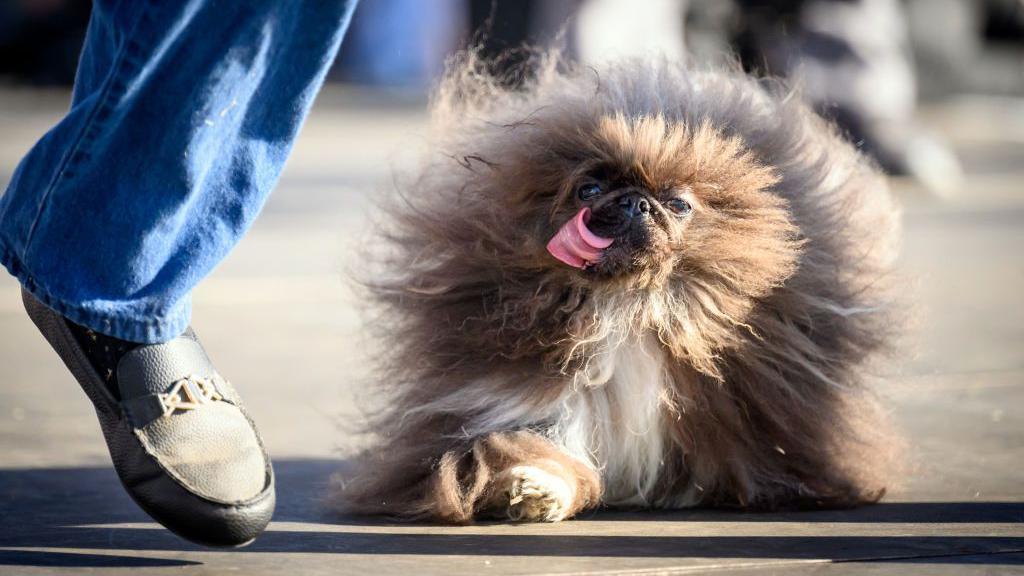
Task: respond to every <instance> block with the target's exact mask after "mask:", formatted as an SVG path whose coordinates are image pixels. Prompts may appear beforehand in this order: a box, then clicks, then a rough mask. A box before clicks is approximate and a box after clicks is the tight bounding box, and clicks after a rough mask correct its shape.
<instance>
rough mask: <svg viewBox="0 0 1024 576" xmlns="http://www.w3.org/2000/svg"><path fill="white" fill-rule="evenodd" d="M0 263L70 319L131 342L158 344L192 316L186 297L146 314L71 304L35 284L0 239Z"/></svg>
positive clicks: (185, 325) (181, 328) (178, 331)
mask: <svg viewBox="0 0 1024 576" xmlns="http://www.w3.org/2000/svg"><path fill="white" fill-rule="evenodd" d="M0 264H2V265H3V266H4V267H5V268H7V270H8V272H10V273H11V275H12V276H14V277H15V278H16V279H17V280H18V282H20V283H21V285H22V287H23V288H24V289H25V290H27V291H28V292H29V293H30V294H32V296H34V297H35V298H36V300H39V301H40V302H42V303H43V304H45V305H46V306H47V307H49V308H50V309H51V310H53V311H55V312H57V313H58V314H60V315H62V316H64V317H65V318H67V319H68V320H70V321H72V322H74V323H75V324H78V325H79V326H85V327H86V328H90V329H92V330H95V331H97V332H100V333H102V334H106V335H108V336H113V337H114V338H120V339H122V340H127V341H129V342H140V343H145V344H158V343H160V342H167V341H168V340H171V339H173V338H176V337H177V336H179V335H181V334H182V333H183V332H184V331H185V329H186V328H188V324H189V319H190V317H191V315H192V314H191V312H192V310H191V308H192V305H191V298H189V297H185V298H183V299H182V300H181V302H180V303H179V305H178V306H176V307H175V309H174V310H173V311H172V312H170V313H167V314H156V313H153V314H152V315H147V314H145V313H144V311H140V310H116V309H114V308H113V307H111V306H109V305H107V306H104V305H103V304H102V303H98V304H97V305H95V306H91V305H89V304H88V303H85V304H70V303H68V302H67V301H65V300H62V299H60V298H58V297H55V296H53V295H52V294H50V292H49V291H48V290H47V289H46V287H45V286H40V285H39V284H37V283H36V281H35V279H34V278H33V276H32V274H31V272H29V271H28V270H27V269H26V268H25V267H24V265H23V264H22V263H21V261H20V260H19V259H18V258H17V257H16V256H15V255H14V252H13V251H12V250H9V249H7V247H6V246H4V244H3V242H2V241H0Z"/></svg>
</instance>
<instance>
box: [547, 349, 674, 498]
mask: <svg viewBox="0 0 1024 576" xmlns="http://www.w3.org/2000/svg"><path fill="white" fill-rule="evenodd" d="M666 381H667V375H666V372H665V356H664V352H663V351H662V349H661V347H660V346H659V345H658V342H657V340H656V339H655V337H654V336H653V335H652V336H646V337H644V338H643V339H639V340H631V341H625V342H622V343H618V344H617V345H615V346H614V347H610V348H609V352H608V353H607V354H605V355H603V356H601V357H599V358H597V359H595V362H594V363H593V364H592V367H591V370H590V371H589V373H588V374H586V375H585V376H584V377H583V378H580V379H578V381H577V386H576V389H575V390H573V391H572V392H571V393H570V394H569V395H568V396H567V397H566V398H565V399H564V401H563V403H562V406H561V410H560V414H559V419H558V423H557V425H556V426H555V427H554V429H553V430H552V439H553V440H554V441H555V442H556V443H558V444H560V445H562V446H563V447H564V448H565V449H566V450H567V451H569V452H570V453H571V454H573V455H575V456H576V457H578V458H580V459H582V460H583V461H585V462H588V463H590V465H591V466H593V467H594V469H596V470H598V471H599V472H600V473H601V478H602V481H603V483H604V494H603V499H604V501H605V502H606V503H609V504H618V505H644V504H648V503H650V502H651V495H652V492H653V490H654V488H655V486H656V484H657V481H658V476H659V474H660V471H661V467H662V462H663V458H664V455H665V449H666V447H667V442H668V439H667V434H666V429H665V428H666V427H665V418H666V417H667V416H666V414H667V411H666V410H665V403H666V399H667V391H666V384H665V383H666Z"/></svg>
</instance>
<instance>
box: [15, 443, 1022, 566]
mask: <svg viewBox="0 0 1024 576" xmlns="http://www.w3.org/2000/svg"><path fill="white" fill-rule="evenodd" d="M340 466H341V465H340V464H339V463H338V462H337V461H333V460H280V461H277V462H275V469H276V470H277V484H278V510H277V513H276V515H275V521H277V522H296V523H306V524H310V525H311V526H310V527H311V528H313V527H315V525H318V524H319V525H324V524H327V525H331V526H330V527H331V529H330V530H320V531H317V530H310V531H292V530H288V529H276V528H275V527H274V526H272V527H271V530H269V531H268V532H267V533H265V534H264V535H263V536H262V537H261V538H260V539H259V540H258V541H257V542H256V543H255V544H253V545H252V546H250V547H248V548H246V549H245V550H246V551H248V552H264V553H266V552H304V553H336V554H377V555H379V554H397V555H406V554H424V555H433V554H454V555H467V556H490V555H495V556H551V557H559V556H592V557H613V556H614V557H638V558H639V557H654V558H674V557H678V558H685V557H704V558H708V557H710V558H786V559H811V558H824V559H832V560H837V561H844V560H868V559H892V560H896V559H913V558H936V559H938V558H942V561H943V562H946V563H949V562H957V561H958V560H957V558H963V562H964V563H972V564H978V563H983V564H1008V563H1012V564H1017V563H1019V562H1020V555H1019V554H1013V553H1016V552H1022V551H1024V537H1006V536H1002V537H983V536H964V537H960V536H941V535H936V536H892V537H889V536H841V535H838V536H837V535H830V536H818V535H814V533H813V532H811V533H810V535H807V536H767V537H762V536H758V537H750V536H736V537H732V536H709V537H703V536H671V535H665V536H601V535H552V534H546V535H545V534H536V535H533V534H522V533H520V534H493V535H491V534H470V533H460V530H458V529H451V530H448V531H446V532H444V533H440V534H422V533H412V532H406V530H407V525H403V524H395V523H390V522H387V521H382V520H379V519H357V518H344V519H339V518H337V517H331V516H330V515H329V514H328V513H326V512H325V511H324V509H323V507H322V506H321V505H320V498H321V497H322V495H323V492H324V488H325V487H326V484H327V480H328V478H329V476H330V474H331V473H332V472H334V471H335V470H337V469H338V468H339V467H340ZM597 520H616V521H623V520H629V521H642V520H658V521H660V522H665V521H680V522H686V521H694V522H697V521H700V522H738V521H740V522H760V521H765V522H808V523H819V522H821V523H824V522H828V523H893V522H901V523H940V522H941V523H1016V522H1022V521H1024V503H999V502H941V503H936V502H928V503H892V504H879V505H875V506H869V507H865V508H861V509H857V510H844V511H820V512H793V513H771V514H754V513H740V512H722V511H712V510H696V511H681V512H672V513H657V514H655V513H636V512H634V513H623V512H600V513H596V514H592V515H589V516H588V517H587V518H585V519H583V520H582V521H581V522H580V523H581V525H582V526H581V531H582V532H585V531H587V527H586V524H587V523H588V522H591V521H597ZM135 523H146V524H148V526H134V525H133V526H124V525H123V524H135ZM368 525H373V526H376V527H377V528H375V529H374V530H373V531H371V532H368V531H361V530H357V529H355V527H357V526H360V527H365V526H368ZM151 526H153V525H152V524H150V520H149V519H148V517H146V516H145V515H144V514H143V513H142V512H141V511H139V510H138V508H136V507H135V505H134V504H133V503H132V501H131V500H130V498H129V497H128V496H127V495H126V494H125V493H124V491H123V490H122V488H121V486H120V484H119V482H118V480H117V477H116V476H115V474H114V473H113V471H112V470H110V469H108V468H61V469H52V468H51V469H34V470H33V469H24V470H17V469H16V470H0V548H3V547H6V548H22V549H24V548H30V549H31V548H43V547H46V548H66V549H86V550H140V551H141V550H151V551H190V550H201V548H199V547H198V546H195V545H192V544H189V543H187V542H184V541H182V540H180V539H178V538H177V537H175V536H173V535H172V534H170V533H169V532H167V531H164V530H159V529H155V528H150V527H151ZM380 527H384V529H381V528H380ZM321 528H322V526H321ZM830 530H831V531H832V532H833V533H834V532H835V528H831V529H830ZM403 532H406V533H403ZM132 562H139V563H138V564H132ZM147 562H148V563H149V564H146V563H147ZM188 563H189V562H188V561H184V560H178V559H163V558H152V557H151V558H137V557H124V556H113V555H103V554H72V553H65V552H59V553H51V552H44V551H26V550H9V549H8V550H0V566H2V565H21V566H105V567H109V566H128V567H131V566H136V567H140V566H158V565H159V566H171V565H184V564H188Z"/></svg>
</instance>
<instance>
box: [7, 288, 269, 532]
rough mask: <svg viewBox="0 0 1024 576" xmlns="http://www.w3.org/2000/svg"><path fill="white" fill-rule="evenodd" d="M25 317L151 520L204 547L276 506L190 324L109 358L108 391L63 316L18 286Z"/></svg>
mask: <svg viewBox="0 0 1024 576" xmlns="http://www.w3.org/2000/svg"><path fill="white" fill-rule="evenodd" d="M22 300H23V301H24V304H25V310H26V311H27V312H28V315H29V317H31V318H32V321H33V322H34V323H35V325H36V327H38V328H39V330H40V332H42V333H43V336H45V337H46V340H47V341H48V342H49V343H50V345H51V346H53V349H54V350H56V352H57V354H58V355H59V356H60V358H61V360H63V361H64V364H66V365H67V367H68V369H69V370H71V373H72V374H73V375H74V377H75V379H76V380H78V383H79V384H80V385H81V387H82V389H83V390H85V393H86V395H88V397H89V399H90V400H91V401H92V403H93V405H94V406H95V407H96V415H97V416H98V417H99V421H100V427H101V428H102V430H103V436H104V438H105V439H106V442H107V448H108V449H109V450H110V458H111V460H112V461H113V463H114V468H115V470H116V471H117V475H118V477H119V478H120V479H121V483H122V484H124V487H125V489H126V490H127V491H128V494H130V495H131V497H132V498H133V499H134V500H135V502H136V503H138V505H139V506H140V507H141V508H142V509H143V510H144V511H145V512H146V513H147V514H149V515H150V516H152V517H153V519H154V520H156V521H157V522H159V523H160V524H163V525H164V526H165V527H167V528H168V529H169V530H171V531H172V532H174V533H175V534H178V535H179V536H181V537H183V538H186V539H188V540H191V541H193V542H197V543H200V544H204V545H208V546H242V545H245V544H248V543H249V542H251V541H252V540H253V539H255V538H256V536H258V535H259V534H260V533H261V532H262V531H263V529H264V528H266V526H267V524H268V523H269V522H270V518H271V516H272V515H273V512H274V473H273V469H272V467H271V464H270V458H269V456H268V455H267V452H266V449H265V448H264V447H263V442H262V440H261V439H260V436H259V434H258V433H257V431H256V428H255V426H254V425H253V422H252V419H251V418H250V417H249V415H248V414H247V413H246V411H245V409H244V408H243V407H242V403H241V401H240V399H239V397H238V393H237V392H236V391H235V390H234V388H232V386H231V385H230V384H229V383H228V382H227V381H226V380H224V379H223V378H221V377H220V375H219V374H217V371H216V370H215V369H214V367H213V365H212V364H211V362H210V359H209V358H208V357H207V355H206V352H205V351H204V350H203V347H202V345H201V344H200V343H199V340H198V339H197V338H196V336H195V334H194V333H193V332H192V330H191V329H189V330H187V331H186V332H185V334H183V335H181V336H179V337H177V338H175V339H173V340H171V341H169V342H165V343H162V344H152V345H141V346H138V347H136V348H134V349H132V350H130V351H129V352H128V353H126V354H125V355H124V357H122V358H121V360H120V362H119V363H118V365H117V386H118V391H119V392H120V399H118V398H115V397H114V395H113V394H112V393H111V391H110V390H109V389H108V388H107V386H106V385H105V383H104V380H103V379H102V378H101V377H100V375H99V374H97V373H96V370H95V369H94V368H93V366H92V364H90V362H89V359H88V358H87V356H86V354H85V352H84V351H83V350H82V348H81V346H80V345H79V343H78V342H77V341H76V339H75V338H74V336H73V334H72V332H71V330H70V329H69V328H68V324H67V322H66V320H65V319H64V317H63V316H61V315H60V314H58V313H56V312H54V311H53V310H51V309H49V308H48V307H46V306H45V305H43V304H42V303H40V302H39V301H38V300H36V299H35V298H34V297H33V296H32V295H31V294H29V293H28V292H26V291H22Z"/></svg>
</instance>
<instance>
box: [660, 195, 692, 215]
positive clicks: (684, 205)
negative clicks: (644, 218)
mask: <svg viewBox="0 0 1024 576" xmlns="http://www.w3.org/2000/svg"><path fill="white" fill-rule="evenodd" d="M665 205H666V206H668V209H669V210H671V211H673V212H675V213H676V214H679V215H685V214H689V213H690V211H691V210H693V206H690V203H689V202H687V201H686V200H683V199H682V198H673V199H671V200H669V201H668V202H666V203H665Z"/></svg>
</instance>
